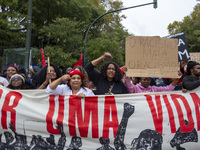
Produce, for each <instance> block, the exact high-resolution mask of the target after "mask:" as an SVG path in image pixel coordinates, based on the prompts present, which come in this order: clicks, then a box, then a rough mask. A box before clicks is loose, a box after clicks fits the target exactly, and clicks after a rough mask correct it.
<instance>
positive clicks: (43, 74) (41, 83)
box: [33, 64, 61, 89]
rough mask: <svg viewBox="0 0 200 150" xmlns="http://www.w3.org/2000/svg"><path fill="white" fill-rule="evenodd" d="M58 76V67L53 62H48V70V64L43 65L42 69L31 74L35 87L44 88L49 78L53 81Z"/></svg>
mask: <svg viewBox="0 0 200 150" xmlns="http://www.w3.org/2000/svg"><path fill="white" fill-rule="evenodd" d="M60 77H61V72H60V70H59V67H58V66H57V65H55V64H50V72H49V71H48V66H47V65H46V66H44V68H42V70H40V71H39V72H37V73H36V74H35V75H34V76H33V83H34V84H35V85H36V88H37V89H46V87H47V86H48V84H49V81H50V80H51V82H53V81H54V80H56V79H58V78H60Z"/></svg>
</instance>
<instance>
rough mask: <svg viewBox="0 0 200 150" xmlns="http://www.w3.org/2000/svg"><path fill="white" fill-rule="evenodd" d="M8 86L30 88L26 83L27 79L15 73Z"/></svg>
mask: <svg viewBox="0 0 200 150" xmlns="http://www.w3.org/2000/svg"><path fill="white" fill-rule="evenodd" d="M7 88H10V89H14V90H20V89H30V87H29V86H28V85H26V84H25V79H24V77H23V76H22V75H20V74H14V75H12V76H11V78H10V80H9V85H8V86H7Z"/></svg>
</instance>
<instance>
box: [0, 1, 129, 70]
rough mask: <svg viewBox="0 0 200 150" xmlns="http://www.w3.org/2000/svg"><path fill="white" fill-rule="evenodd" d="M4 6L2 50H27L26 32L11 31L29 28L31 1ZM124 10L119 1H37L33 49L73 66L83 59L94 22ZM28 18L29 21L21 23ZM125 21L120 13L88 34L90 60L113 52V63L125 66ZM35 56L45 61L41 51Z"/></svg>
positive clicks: (5, 4) (33, 10) (3, 4)
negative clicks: (115, 10)
mask: <svg viewBox="0 0 200 150" xmlns="http://www.w3.org/2000/svg"><path fill="white" fill-rule="evenodd" d="M0 6H1V14H0V17H1V20H0V25H1V29H0V30H1V31H2V32H1V36H0V38H1V39H0V41H1V42H3V41H4V44H1V45H3V46H2V47H1V50H3V49H7V48H10V47H12V48H17V47H25V37H26V30H23V31H18V32H11V31H10V30H9V29H11V28H15V29H17V28H21V27H26V20H27V12H28V10H27V9H28V1H27V0H2V1H0ZM121 7H123V6H122V2H120V1H118V0H92V1H91V0H67V1H66V0H42V1H41V0H33V7H32V37H31V47H35V48H38V49H40V48H43V49H44V54H45V57H50V60H51V62H53V63H55V64H57V65H62V66H65V67H67V66H72V65H73V64H74V63H75V62H76V61H78V59H79V58H80V54H81V52H82V51H83V48H84V45H83V44H84V37H85V33H86V31H87V28H88V27H89V26H90V24H91V23H92V22H93V20H94V19H96V18H97V17H98V16H100V15H101V14H103V13H105V12H107V11H110V10H114V9H119V8H121ZM24 17H25V21H23V22H22V23H20V20H22V18H24ZM123 18H124V16H120V12H116V13H111V14H108V15H106V16H104V17H103V18H101V19H99V20H98V21H97V22H96V23H95V25H94V26H93V27H92V28H91V30H90V32H89V35H88V43H87V59H88V60H92V59H93V58H95V56H96V57H98V56H99V55H101V54H103V52H105V51H109V52H111V53H112V54H113V56H114V59H113V61H116V62H117V63H119V65H123V64H124V53H125V51H124V49H125V46H124V44H125V36H126V35H128V32H127V31H126V30H124V27H123V26H122V24H121V19H123ZM4 34H5V35H6V38H4V36H3V35H4ZM9 41H11V42H9ZM0 56H2V54H1V55H0ZM33 57H34V58H39V57H40V58H41V54H40V51H39V50H38V51H37V52H36V54H33Z"/></svg>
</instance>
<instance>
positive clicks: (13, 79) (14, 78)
mask: <svg viewBox="0 0 200 150" xmlns="http://www.w3.org/2000/svg"><path fill="white" fill-rule="evenodd" d="M15 80H22V78H21V77H13V78H12V79H11V82H12V81H15Z"/></svg>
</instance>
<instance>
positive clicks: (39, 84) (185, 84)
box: [0, 52, 200, 98]
mask: <svg viewBox="0 0 200 150" xmlns="http://www.w3.org/2000/svg"><path fill="white" fill-rule="evenodd" d="M111 58H112V55H111V54H110V53H108V52H105V53H104V54H103V55H102V56H100V57H98V58H96V59H95V60H92V61H91V62H89V63H88V64H87V66H86V67H85V69H84V68H83V67H82V66H76V67H74V68H71V67H68V68H67V69H66V72H65V73H64V72H63V67H59V66H57V65H55V64H49V65H46V66H44V67H43V68H42V69H41V70H40V71H38V72H35V71H34V70H33V69H32V68H30V72H31V74H32V76H31V75H30V73H29V74H27V75H26V72H25V70H24V69H21V70H19V69H18V68H17V67H16V66H15V65H9V66H8V67H7V68H6V70H5V72H4V73H3V74H1V76H0V85H2V86H4V87H7V88H10V89H13V90H21V89H46V92H48V93H50V94H54V95H77V96H78V97H80V98H83V97H85V96H93V95H95V94H97V95H113V94H128V93H146V92H160V91H172V90H182V91H183V92H187V91H188V90H193V89H195V88H198V87H199V86H200V64H199V63H197V62H195V61H183V62H180V71H179V72H177V74H178V75H179V76H180V78H176V79H166V78H150V77H127V76H126V72H127V70H128V69H127V67H126V66H123V67H122V68H120V67H119V66H118V65H117V64H116V63H115V62H112V61H109V60H110V59H111ZM103 61H106V62H105V63H104V65H103V66H102V68H101V70H100V71H99V70H97V69H96V68H95V67H96V66H97V65H98V64H100V63H101V62H103ZM48 66H49V67H48ZM185 66H187V68H186V70H184V67H185Z"/></svg>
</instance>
